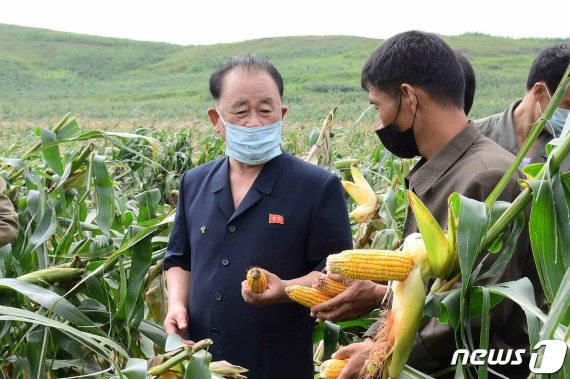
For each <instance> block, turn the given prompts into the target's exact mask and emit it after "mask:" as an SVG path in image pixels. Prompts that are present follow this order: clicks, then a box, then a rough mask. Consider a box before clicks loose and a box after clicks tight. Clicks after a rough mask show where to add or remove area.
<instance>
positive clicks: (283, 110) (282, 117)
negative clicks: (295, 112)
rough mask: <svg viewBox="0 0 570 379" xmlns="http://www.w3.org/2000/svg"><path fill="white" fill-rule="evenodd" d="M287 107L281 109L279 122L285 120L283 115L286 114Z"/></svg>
mask: <svg viewBox="0 0 570 379" xmlns="http://www.w3.org/2000/svg"><path fill="white" fill-rule="evenodd" d="M287 111H288V109H287V107H281V120H285V115H286V114H287Z"/></svg>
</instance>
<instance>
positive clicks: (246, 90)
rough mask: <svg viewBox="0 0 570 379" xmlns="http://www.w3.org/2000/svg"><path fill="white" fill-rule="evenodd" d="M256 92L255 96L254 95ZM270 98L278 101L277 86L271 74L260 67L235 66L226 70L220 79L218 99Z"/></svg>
mask: <svg viewBox="0 0 570 379" xmlns="http://www.w3.org/2000/svg"><path fill="white" fill-rule="evenodd" d="M256 94H257V96H255V95H256ZM251 96H254V97H259V98H264V99H267V98H271V99H273V101H274V102H276V101H280V100H281V96H280V94H279V87H278V86H277V83H275V80H274V79H273V78H272V77H271V75H270V74H269V73H268V72H266V71H264V70H262V69H255V68H254V69H251V68H245V67H235V68H233V69H232V70H230V71H228V72H227V74H226V75H224V77H223V79H222V86H221V93H220V100H223V99H224V98H228V97H231V98H233V99H234V101H235V98H238V97H239V98H249V97H251Z"/></svg>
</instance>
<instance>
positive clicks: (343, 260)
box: [327, 250, 414, 281]
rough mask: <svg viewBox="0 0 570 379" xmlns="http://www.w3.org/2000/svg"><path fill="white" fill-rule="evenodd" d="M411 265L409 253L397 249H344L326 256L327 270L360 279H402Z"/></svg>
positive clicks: (405, 276)
mask: <svg viewBox="0 0 570 379" xmlns="http://www.w3.org/2000/svg"><path fill="white" fill-rule="evenodd" d="M413 265H414V262H413V260H412V257H411V256H410V254H408V253H403V252H401V251H397V250H396V251H392V250H345V251H343V252H341V253H338V254H331V255H329V256H328V258H327V271H328V272H330V273H333V274H339V275H342V276H344V277H345V278H349V279H360V280H376V281H385V280H404V279H406V278H407V276H408V274H409V273H410V271H411V270H412V267H413Z"/></svg>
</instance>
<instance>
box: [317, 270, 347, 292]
mask: <svg viewBox="0 0 570 379" xmlns="http://www.w3.org/2000/svg"><path fill="white" fill-rule="evenodd" d="M313 288H314V289H316V290H319V291H321V292H322V293H325V294H327V295H329V296H330V297H335V296H336V295H338V294H339V293H341V292H343V291H345V290H346V286H345V285H344V283H342V282H337V281H336V280H332V279H330V278H329V277H328V276H327V275H325V274H319V275H318V276H317V277H316V278H315V280H314V282H313Z"/></svg>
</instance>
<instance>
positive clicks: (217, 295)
mask: <svg viewBox="0 0 570 379" xmlns="http://www.w3.org/2000/svg"><path fill="white" fill-rule="evenodd" d="M214 299H216V301H220V300H222V294H221V293H219V292H216V294H215V295H214Z"/></svg>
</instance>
